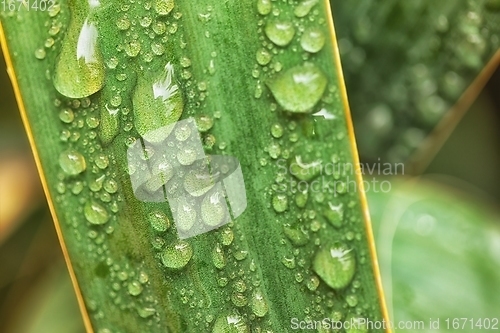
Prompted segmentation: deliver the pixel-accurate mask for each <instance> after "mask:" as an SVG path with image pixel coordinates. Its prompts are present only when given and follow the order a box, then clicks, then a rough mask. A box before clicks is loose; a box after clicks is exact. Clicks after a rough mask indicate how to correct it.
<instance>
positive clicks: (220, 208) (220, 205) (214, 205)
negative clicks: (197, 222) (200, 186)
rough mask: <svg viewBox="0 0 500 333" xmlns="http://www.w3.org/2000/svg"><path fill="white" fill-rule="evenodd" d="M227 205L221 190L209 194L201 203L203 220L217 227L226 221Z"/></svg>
mask: <svg viewBox="0 0 500 333" xmlns="http://www.w3.org/2000/svg"><path fill="white" fill-rule="evenodd" d="M226 211H227V205H226V202H225V199H224V196H223V195H222V194H221V193H220V192H214V193H212V194H207V195H206V196H205V198H203V201H202V203H201V217H202V219H203V222H204V223H205V224H207V225H209V226H211V227H216V226H218V225H219V224H221V223H223V222H224V221H225V219H224V218H225V217H226Z"/></svg>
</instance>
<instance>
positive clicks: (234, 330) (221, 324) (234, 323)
mask: <svg viewBox="0 0 500 333" xmlns="http://www.w3.org/2000/svg"><path fill="white" fill-rule="evenodd" d="M212 333H250V328H249V327H248V325H247V323H246V322H245V321H244V320H243V318H242V317H241V316H239V315H238V314H230V315H225V316H221V317H218V318H217V320H216V321H215V324H214V327H213V328H212Z"/></svg>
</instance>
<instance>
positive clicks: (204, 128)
mask: <svg viewBox="0 0 500 333" xmlns="http://www.w3.org/2000/svg"><path fill="white" fill-rule="evenodd" d="M213 125H214V121H213V119H212V117H209V116H206V115H200V116H197V117H196V126H197V127H198V131H200V132H202V133H205V132H208V131H209V130H210V129H211V128H212V126H213Z"/></svg>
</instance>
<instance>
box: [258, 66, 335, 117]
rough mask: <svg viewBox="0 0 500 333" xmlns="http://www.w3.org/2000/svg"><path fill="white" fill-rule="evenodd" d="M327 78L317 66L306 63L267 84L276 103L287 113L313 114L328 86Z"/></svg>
mask: <svg viewBox="0 0 500 333" xmlns="http://www.w3.org/2000/svg"><path fill="white" fill-rule="evenodd" d="M327 82H328V81H327V79H326V76H325V75H324V74H323V71H322V70H321V69H319V68H318V67H317V66H316V65H314V64H311V63H305V64H304V65H298V66H295V67H292V68H290V69H289V70H287V71H285V72H283V73H281V74H280V75H278V76H277V77H275V78H273V79H271V80H270V81H269V82H267V85H268V86H269V89H270V90H271V93H272V94H273V96H274V98H276V101H277V102H278V103H279V104H280V105H281V106H282V107H283V108H284V109H285V110H287V111H291V112H299V113H304V112H311V111H312V108H313V107H314V106H315V105H316V103H318V101H319V100H320V98H321V96H323V93H324V91H325V88H326V85H327Z"/></svg>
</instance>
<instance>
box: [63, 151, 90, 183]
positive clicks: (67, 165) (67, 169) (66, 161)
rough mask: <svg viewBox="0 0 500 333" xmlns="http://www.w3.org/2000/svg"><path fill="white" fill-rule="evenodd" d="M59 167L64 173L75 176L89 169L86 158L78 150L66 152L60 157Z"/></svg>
mask: <svg viewBox="0 0 500 333" xmlns="http://www.w3.org/2000/svg"><path fill="white" fill-rule="evenodd" d="M59 165H60V166H61V169H63V171H64V173H66V174H67V175H70V176H75V175H78V174H80V173H82V172H83V171H85V169H86V168H87V164H86V162H85V158H84V157H83V155H82V154H80V153H79V152H77V151H76V150H72V149H71V150H66V151H63V152H62V153H61V154H60V155H59Z"/></svg>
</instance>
